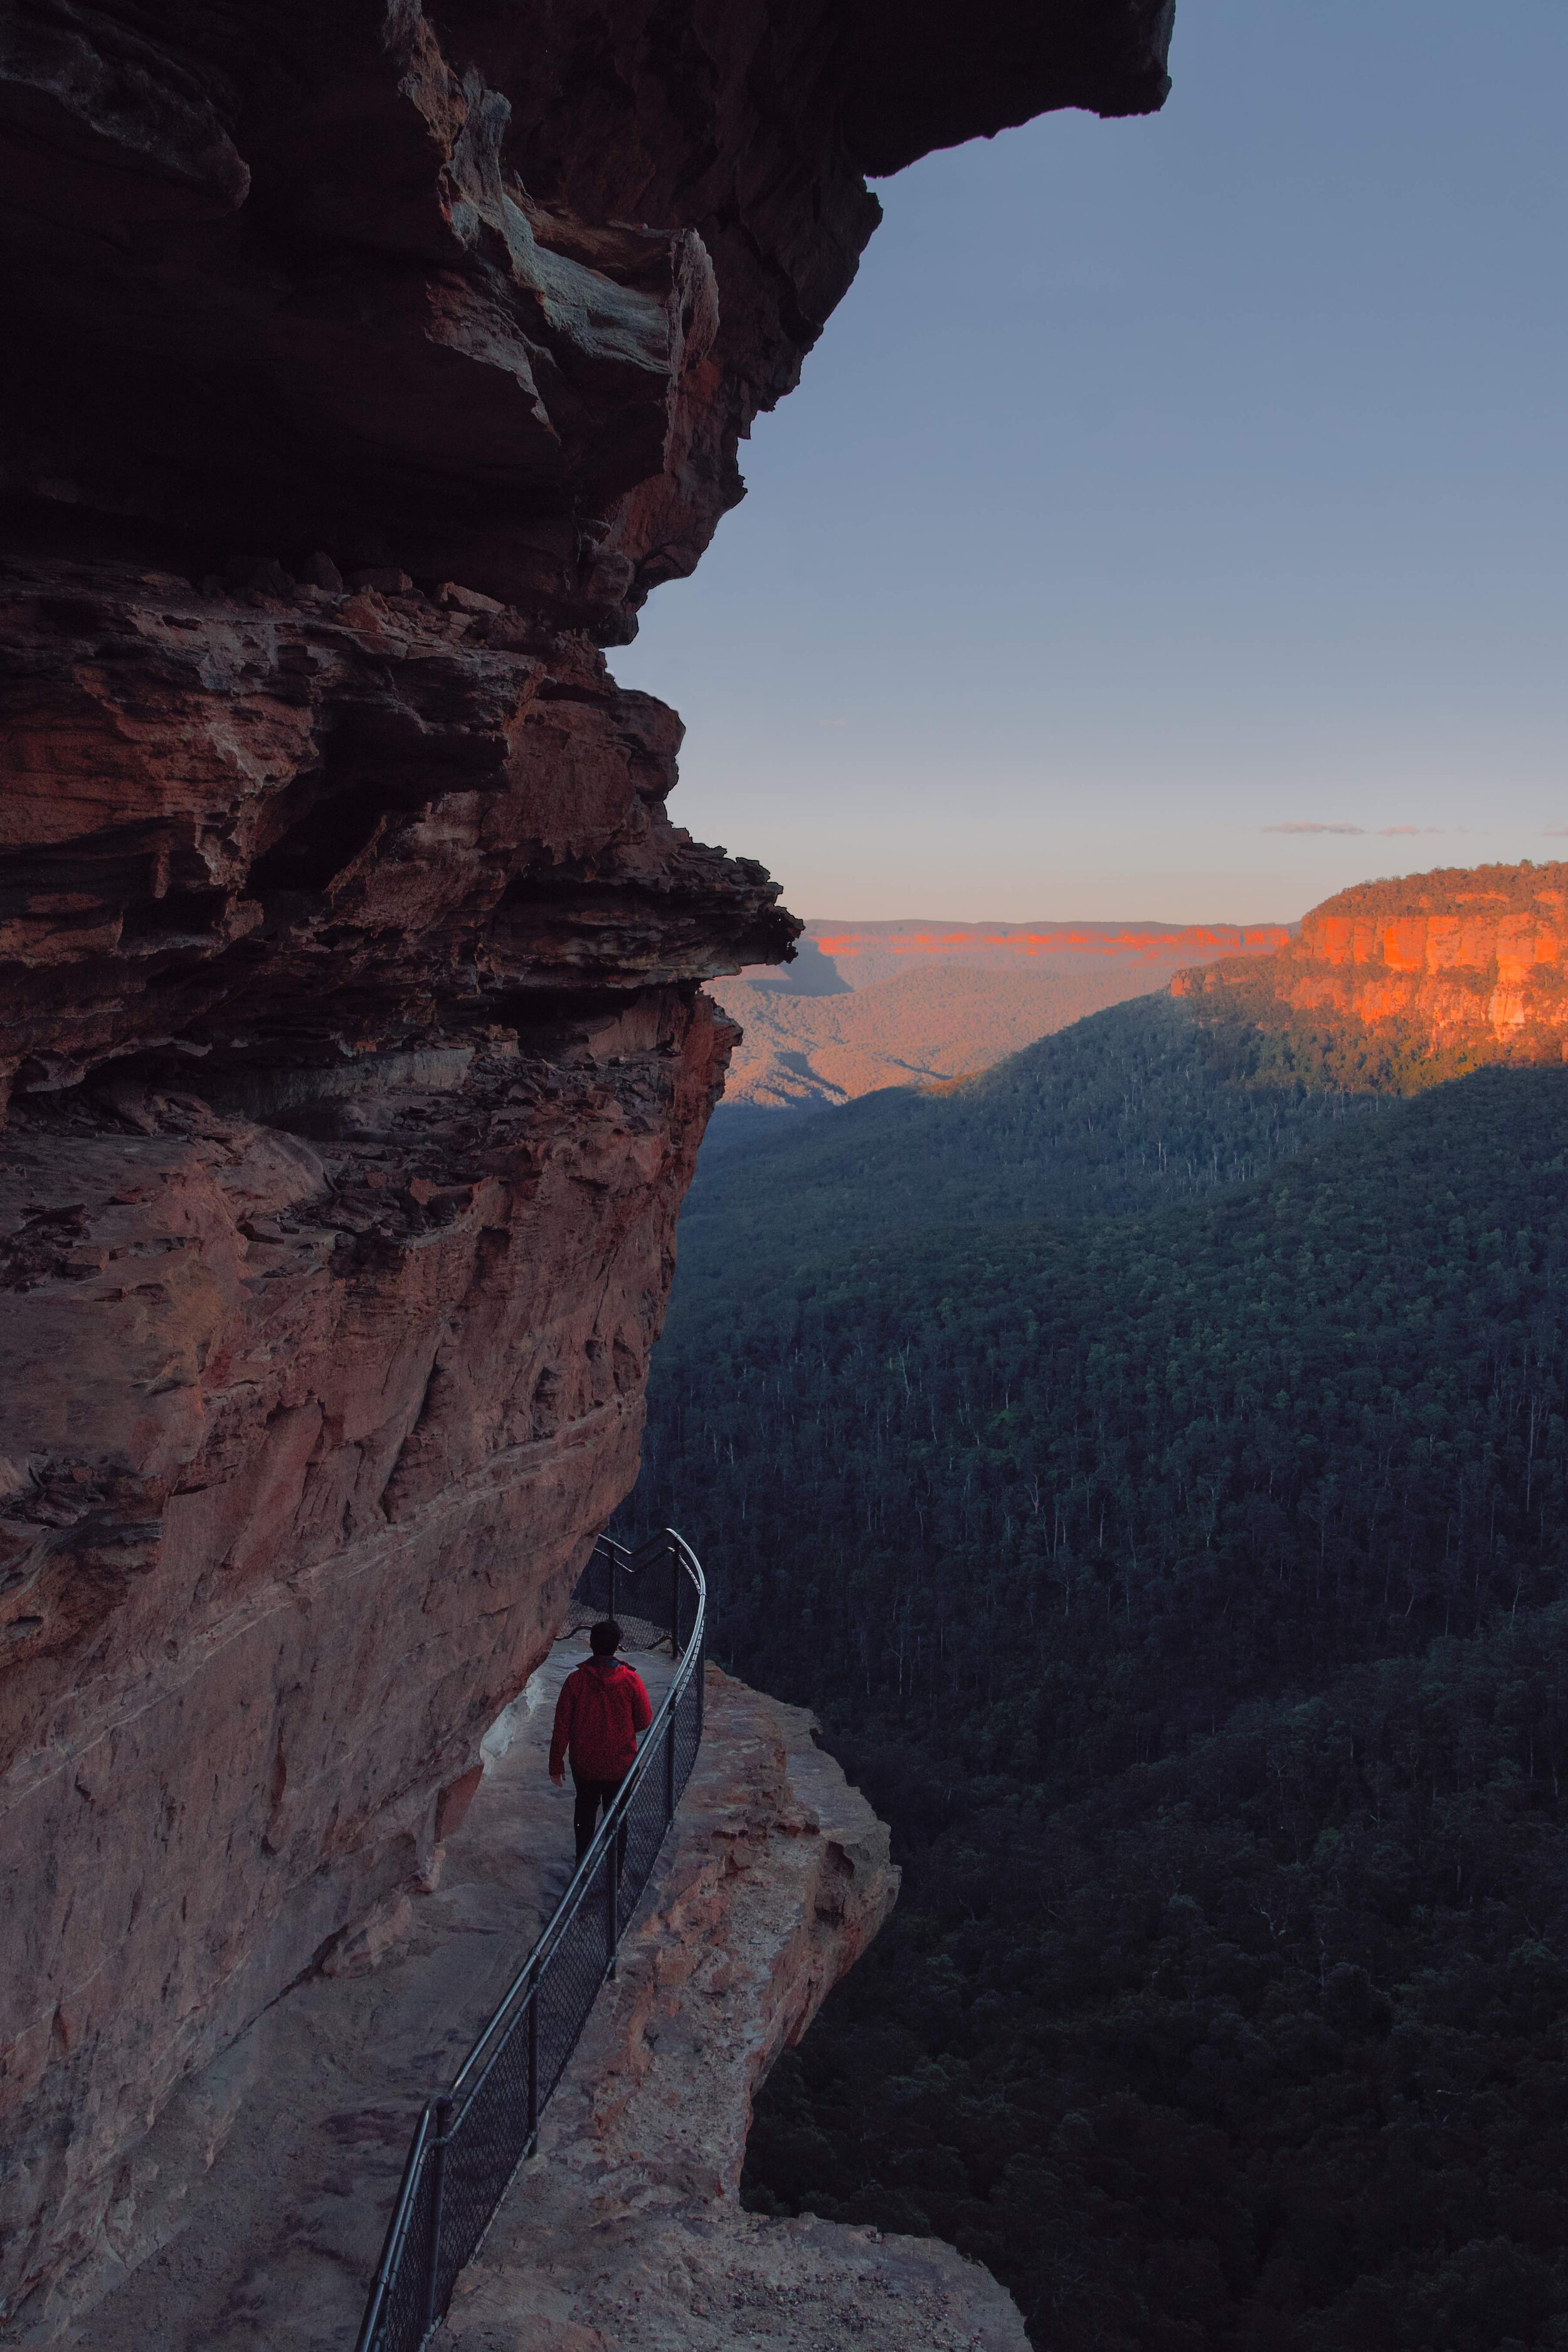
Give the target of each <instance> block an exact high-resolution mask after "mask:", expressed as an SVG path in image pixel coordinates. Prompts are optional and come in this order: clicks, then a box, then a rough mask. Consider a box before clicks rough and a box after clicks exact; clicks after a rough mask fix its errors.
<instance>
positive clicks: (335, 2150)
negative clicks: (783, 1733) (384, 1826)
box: [16, 1636, 672, 2352]
mask: <svg viewBox="0 0 1568 2352" xmlns="http://www.w3.org/2000/svg"><path fill="white" fill-rule="evenodd" d="M585 1651H586V1643H585V1642H584V1639H583V1638H582V1637H581V1636H577V1637H575V1638H571V1637H568V1638H567V1639H564V1640H562V1641H560V1642H557V1643H555V1645H554V1647H553V1648H552V1651H551V1653H550V1654H549V1656H548V1657H547V1658H546V1659H545V1661H544V1663H543V1664H542V1666H541V1667H540V1668H539V1669H538V1670H537V1672H536V1673H535V1674H534V1675H531V1678H530V1680H529V1683H528V1685H527V1687H526V1689H525V1691H524V1692H523V1694H522V1696H521V1698H519V1699H517V1700H515V1701H514V1702H513V1703H512V1705H511V1706H510V1707H508V1708H507V1709H506V1710H505V1712H504V1713H503V1714H502V1716H501V1717H500V1718H499V1719H498V1721H497V1722H496V1724H494V1725H493V1726H492V1727H491V1728H490V1729H489V1732H487V1734H486V1736H485V1738H484V1741H483V1743H482V1748H481V1755H482V1759H483V1761H482V1769H481V1771H480V1774H479V1781H478V1786H477V1788H476V1789H475V1790H474V1791H473V1792H472V1796H471V1801H470V1802H469V1803H468V1807H467V1810H466V1811H465V1812H464V1816H463V1818H462V1820H461V1821H460V1822H454V1823H452V1824H449V1825H448V1827H447V1834H446V1837H445V1840H444V1843H443V1845H442V1849H441V1854H440V1868H439V1872H438V1873H437V1874H433V1876H434V1877H435V1879H436V1884H435V1885H434V1886H433V1887H431V1886H427V1887H426V1888H424V1889H423V1890H417V1891H416V1892H414V1893H413V1894H412V1895H408V1896H407V1897H405V1899H404V1900H403V1901H402V1902H401V1903H400V1904H398V1905H397V1906H394V1907H390V1908H389V1909H388V1910H387V1911H386V1912H385V1913H384V1915H383V1916H381V1917H379V1918H378V1919H376V1920H375V1921H374V1923H373V1924H372V1926H371V1927H370V1929H369V1930H368V1931H364V1930H361V1931H358V1932H354V1933H352V1934H350V1935H347V1936H345V1937H342V1938H341V1939H340V1940H339V1941H338V1942H337V1943H336V1944H334V1945H333V1946H332V1948H331V1950H330V1951H329V1952H328V1954H327V1955H326V1957H325V1958H324V1960H323V1962H322V1964H321V1967H319V1968H317V1969H312V1970H311V1971H310V1974H309V1975H308V1976H306V1977H303V1978H301V1979H300V1981H299V1982H297V1983H295V1984H293V1985H290V1986H289V1989H288V1990H287V1991H286V1992H285V1993H283V1994H282V1995H281V1996H280V1998H279V2000H276V2001H274V2002H273V2003H272V2004H271V2005H270V2007H268V2009H266V2010H264V2011H262V2013H261V2015H260V2016H259V2017H258V2019H257V2020H256V2021H255V2023H254V2024H253V2025H251V2026H249V2027H247V2030H246V2032H244V2033H242V2034H241V2035H240V2036H239V2037H238V2039H237V2041H235V2042H231V2043H230V2045H229V2047H228V2048H227V2049H226V2051H224V2052H223V2053H222V2055H221V2056H220V2057H218V2058H217V2059H216V2060H215V2061H214V2062H213V2063H212V2064H211V2065H210V2066H207V2067H205V2068H203V2069H201V2070H200V2071H199V2072H197V2073H196V2074H193V2075H191V2076H189V2077H188V2078H187V2079H186V2081H185V2082H184V2083H183V2084H181V2086H180V2089H179V2090H178V2091H177V2092H176V2093H175V2095H174V2097H173V2098H172V2099H171V2100H170V2101H169V2103H168V2105H167V2106H166V2107H165V2108H164V2109H163V2114H162V2115H161V2116H160V2117H159V2120H158V2123H157V2126H155V2128H154V2129H153V2132H152V2133H151V2134H150V2135H149V2136H148V2137H147V2139H146V2140H145V2141H143V2142H142V2145H141V2146H140V2147H137V2148H136V2149H134V2150H133V2151H132V2154H131V2156H130V2157H128V2158H127V2159H126V2161H125V2164H124V2165H123V2167H122V2168H121V2173H120V2176H119V2178H118V2179H117V2180H116V2183H115V2193H114V2197H113V2200H112V2201H111V2203H110V2210H109V2218H108V2227H107V2229H106V2231H105V2232H104V2237H103V2241H102V2243H101V2246H100V2255H99V2261H98V2264H97V2268H96V2275H95V2276H93V2277H92V2278H90V2279H89V2278H87V2277H85V2276H83V2275H81V2274H78V2276H77V2277H76V2278H75V2279H74V2280H73V2281H71V2282H70V2286H71V2289H72V2292H71V2293H70V2294H59V2295H58V2296H57V2297H56V2298H55V2300H54V2305H53V2307H52V2308H45V2309H43V2310H41V2311H38V2312H37V2315H36V2316H35V2315H33V2314H32V2313H29V2314H27V2315H26V2317H25V2319H24V2322H23V2324H22V2325H21V2326H19V2327H18V2328H17V2329H16V2336H17V2338H18V2340H19V2345H20V2346H21V2347H30V2346H31V2345H33V2344H34V2343H38V2344H65V2345H69V2346H71V2347H75V2352H132V2347H137V2352H140V2347H142V2346H154V2345H155V2346H156V2347H158V2352H349V2347H352V2346H353V2341H354V2338H355V2336H356V2335H357V2333H358V2330H359V2324H360V2320H361V2317H362V2316H363V2311H364V2304H365V2296H366V2293H367V2290H368V2284H369V2281H370V2279H371V2278H372V2277H373V2276H374V2271H375V2266H376V2263H377V2262H378V2261H379V2259H380V2255H381V2248H382V2242H383V2240H384V2236H385V2232H386V2222H387V2215H388V2213H389V2212H390V2210H391V2208H392V2204H393V2201H394V2200H395V2196H396V2194H397V2184H398V2180H399V2179H400V2177H401V2174H402V2170H403V2161H404V2158H405V2156H406V2154H407V2152H408V2138H409V2134H410V2133H411V2131H412V2129H413V2127H414V2122H415V2119H416V2116H417V2115H418V2113H419V2110H420V2108H421V2106H422V2105H424V2102H425V2100H426V2098H427V2097H428V2096H429V2095H430V2093H431V2092H432V2091H433V2090H436V2089H438V2088H440V2087H442V2086H443V2085H444V2084H445V2083H447V2082H449V2081H450V2079H451V2077H452V2075H453V2074H454V2073H455V2072H456V2070H457V2067H458V2064H459V2063H460V2062H461V2060H462V2058H463V2056H464V2054H465V2053H466V2052H467V2050H468V2047H469V2045H470V2044H471V2042H473V2040H474V2038H475V2036H476V2035H477V2034H478V2033H479V2031H480V2029H481V2028H482V2026H483V2025H484V2023H485V2021H486V2020H487V2019H488V2018H489V2015H490V2014H491V2012H492V2011H494V2009H495V2007H496V2005H497V2003H498V2002H499V2001H500V1999H501V1996H502V1995H503V1993H504V1992H505V1991H506V1990H507V1987H508V1985H509V1984H510V1982H511V1979H512V1978H513V1976H514V1975H515V1973H516V1971H517V1968H518V1964H519V1962H520V1960H521V1958H522V1957H523V1956H524V1955H525V1954H526V1953H527V1952H528V1951H529V1950H530V1949H531V1947H532V1945H533V1943H534V1941H535V1939H536V1937H537V1936H538V1935H539V1932H540V1930H541V1929H542V1927H544V1925H545V1923H546V1921H547V1920H548V1919H549V1917H550V1915H551V1913H552V1911H553V1909H554V1907H555V1906H556V1904H557V1903H558V1902H559V1901H560V1899H561V1896H562V1895H563V1894H564V1892H565V1890H566V1885H567V1881H568V1878H569V1877H570V1874H571V1870H572V1861H573V1841H572V1799H571V1796H570V1794H569V1792H568V1791H567V1790H558V1789H555V1788H553V1787H552V1785H551V1782H550V1779H549V1775H548V1772H547V1770H546V1765H547V1761H548V1756H549V1745H550V1726H551V1721H552V1716H553V1713H554V1707H555V1699H556V1696H557V1693H558V1692H559V1690H560V1687H561V1685H562V1683H563V1681H564V1679H565V1677H566V1675H568V1674H569V1673H570V1672H571V1670H572V1668H573V1667H574V1665H576V1664H578V1662H579V1661H580V1660H581V1658H582V1657H583V1656H584V1654H585ZM634 1663H635V1664H636V1665H637V1668H638V1671H639V1672H640V1673H641V1674H643V1675H645V1677H646V1678H647V1685H648V1688H649V1691H650V1692H651V1693H652V1695H653V1698H654V1703H655V1705H656V1706H657V1705H658V1701H659V1699H660V1698H661V1697H662V1696H663V1695H664V1692H665V1690H666V1689H667V1688H668V1684H669V1679H670V1675H671V1673H672V1667H671V1664H670V1660H669V1657H668V1651H665V1652H662V1653H661V1652H658V1651H654V1652H651V1653H647V1652H645V1653H642V1654H638V1655H637V1657H636V1658H635V1660H634ZM72 2305H75V2306H76V2308H75V2310H74V2311H73V2309H72Z"/></svg>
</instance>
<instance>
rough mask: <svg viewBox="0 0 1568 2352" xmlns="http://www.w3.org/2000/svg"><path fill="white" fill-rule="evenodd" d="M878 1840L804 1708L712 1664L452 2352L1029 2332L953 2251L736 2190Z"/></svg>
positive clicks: (941, 2340) (863, 1912)
mask: <svg viewBox="0 0 1568 2352" xmlns="http://www.w3.org/2000/svg"><path fill="white" fill-rule="evenodd" d="M887 1837H888V1833H887V1831H886V1830H885V1828H883V1826H882V1825H881V1823H880V1822H878V1821H877V1819H876V1817H875V1815H874V1814H873V1813H872V1811H871V1810H870V1807H869V1806H868V1804H867V1803H866V1801H865V1800H864V1799H863V1798H862V1797H861V1796H860V1794H859V1792H858V1790H854V1789H850V1788H848V1787H847V1786H846V1784H845V1781H844V1778H843V1775H842V1773H841V1772H840V1771H839V1770H838V1768H837V1765H835V1764H833V1763H832V1762H830V1760H829V1759H827V1758H826V1757H825V1756H824V1755H822V1754H821V1752H820V1751H819V1750H818V1749H817V1748H816V1746H815V1744H814V1742H813V1739H812V1737H811V1726H810V1718H809V1717H807V1716H806V1715H805V1713H804V1711H803V1710H802V1709H800V1708H797V1707H786V1706H780V1705H778V1704H777V1703H776V1702H773V1701H771V1700H767V1699H763V1698H761V1697H759V1696H758V1695H757V1694H756V1693H755V1692H752V1691H749V1690H747V1689H746V1687H745V1686H744V1685H742V1684H739V1683H734V1682H731V1681H730V1680H728V1678H726V1677H725V1676H722V1675H717V1674H715V1675H712V1678H711V1680H710V1706H709V1714H708V1729H707V1733H706V1736H705V1739H704V1745H703V1753H702V1758H701V1761H700V1766H699V1769H698V1772H697V1774H696V1776H695V1778H694V1780H693V1781H692V1783H691V1786H690V1787H689V1790H688V1791H687V1795H686V1798H685V1800H684V1801H683V1804H682V1807H681V1811H680V1813H679V1817H678V1821H677V1827H676V1832H675V1835H674V1838H673V1841H672V1850H671V1851H670V1852H669V1853H668V1858H667V1860H666V1862H665V1864H663V1866H662V1867H661V1870H660V1872H659V1875H658V1880H657V1882H656V1884H655V1887H654V1890H653V1896H652V1903H651V1907H650V1908H649V1910H648V1912H647V1915H646V1916H644V1917H643V1918H642V1919H641V1920H640V1921H639V1923H638V1925H637V1928H636V1930H635V1932H634V1934H633V1935H632V1937H630V1939H629V1941H628V1943H627V1945H626V1947H625V1948H623V1952H622V1958H621V1963H620V1969H619V1976H618V1981H617V1982H616V1984H615V1985H613V1986H610V1987H607V1988H606V1989H605V1991H604V1992H603V1993H602V1994H601V1995H600V1999H599V2004H598V2007H597V2008H596V2010H595V2013H594V2016H593V2018H592V2020H591V2021H590V2023H589V2026H588V2029H587V2032H586V2033H585V2034H584V2039H583V2042H582V2043H581V2045H580V2047H579V2051H578V2054H577V2058H576V2060H575V2061H574V2065H573V2067H572V2070H571V2073H570V2074H569V2075H568V2076H567V2078H566V2080H565V2082H564V2083H563V2085H562V2088H561V2090H560V2091H559V2092H558V2093H557V2095H556V2097H555V2100H554V2102H553V2104H552V2106H551V2108H550V2109H549V2111H548V2114H547V2115H546V2117H545V2122H544V2126H543V2130H542V2134H541V2141H540V2153H539V2155H538V2156H537V2157H536V2158H534V2159H533V2160H532V2161H531V2162H530V2163H529V2164H528V2165H527V2166H525V2167H524V2168H523V2171H522V2172H521V2174H520V2176H519V2178H518V2179H517V2181H516V2182H515V2183H514V2184H513V2187H512V2189H511V2191H510V2195H509V2197H508V2199H507V2201H506V2203H505V2204H504V2205H503V2206H502V2208H501V2210H500V2214H499V2216H498V2217H497V2221H496V2223H495V2226H494V2228H493V2229H492V2231H491V2232H490V2235H489V2239H488V2240H487V2241H486V2243H485V2247H484V2250H483V2252H482V2253H481V2254H480V2256H479V2259H478V2260H477V2261H476V2262H475V2263H473V2265H472V2266H471V2268H470V2269H469V2270H468V2273H466V2274H465V2275H464V2276H463V2277H462V2279H461V2280H460V2281H459V2283H458V2292H457V2294H456V2295H455V2296H454V2298H453V2303H452V2309H451V2313H450V2315H449V2318H448V2321H447V2335H448V2336H449V2337H450V2339H451V2341H452V2343H453V2346H454V2347H455V2352H728V2347H731V2346H732V2345H736V2344H745V2345H748V2346H752V2347H756V2352H764V2347H765V2352H816V2347H820V2346H822V2345H826V2344H845V2343H856V2344H862V2345H864V2346H866V2347H868V2352H909V2347H911V2346H919V2347H921V2352H961V2347H962V2352H1025V2347H1026V2342H1027V2339H1026V2336H1025V2333H1024V2327H1023V2323H1022V2321H1021V2319H1020V2317H1019V2315H1018V2313H1017V2310H1016V2306H1015V2305H1014V2304H1013V2302H1012V2299H1011V2297H1010V2296H1008V2295H1007V2294H1005V2292H1004V2290H1003V2289H1002V2288H1001V2287H999V2286H998V2285H997V2284H996V2283H995V2281H994V2279H993V2278H992V2277H991V2276H990V2274H989V2273H987V2272H985V2271H984V2270H982V2269H981V2268H980V2267H979V2265H978V2264H976V2263H967V2262H965V2261H964V2260H963V2258H962V2256H960V2255H959V2254H957V2253H955V2252H953V2250H952V2248H951V2247H949V2246H944V2245H942V2244H940V2243H938V2242H935V2241H931V2240H920V2239H911V2238H898V2237H886V2236H883V2235H882V2234H881V2233H880V2232H879V2231H874V2230H862V2229H848V2228H844V2227H842V2226H839V2225H837V2224H835V2223H831V2222H825V2221H817V2220H816V2219H814V2218H813V2217H811V2216H809V2215H806V2216H803V2217H802V2218H801V2219H800V2220H798V2221H766V2220H763V2218H762V2217H761V2216H759V2215H757V2214H752V2213H747V2212H744V2211H743V2210H742V2208H741V2204H740V2199H739V2193H738V2192H739V2185H740V2177H741V2163H742V2156H743V2154H744V2151H745V2142H746V2134H747V2130H748V2127H749V2126H750V2122H751V2098H752V2091H753V2090H754V2089H755V2087H756V2085H757V2084H758V2083H759V2082H760V2081H761V2079H762V2077H763V2075H764V2074H766V2072H767V2070H768V2068H769V2066H770V2065H771V2064H772V2063H773V2059H774V2058H775V2057H776V2056H777V2055H778V2053H779V2052H780V2051H781V2050H782V2049H784V2047H785V2046H786V2045H787V2044H788V2043H790V2042H795V2041H797V2040H798V2039H799V2037H800V2035H801V2034H802V2033H803V2032H805V2028H806V2026H807V2025H808V2024H809V2023H810V2021H811V2020H812V2018H813V2016H814V2015H815V2014H816V2010H817V2008H818V2006H819V2005H820V2003H821V2001H822V2000H823V1997H824V1995H825V1994H826V1992H827V1991H828V1990H830V1989H831V1987H832V1985H833V1983H834V1981H835V1980H836V1979H837V1977H838V1976H840V1975H841V1974H842V1973H843V1971H844V1970H845V1969H847V1967H848V1966H849V1965H850V1964H851V1963H852V1961H853V1960H854V1959H855V1958H857V1957H858V1954H859V1953H860V1952H861V1951H862V1950H863V1949H864V1948H865V1946H866V1945H867V1943H868V1941H869V1940H870V1937H872V1936H873V1935H874V1934H875V1933H876V1931H877V1928H878V1927H879V1926H880V1924H881V1921H882V1919H883V1918H884V1916H886V1914H887V1912H888V1910H889V1908H890V1906H891V1904H892V1901H893V1897H894V1895H895V1892H896V1890H897V1880H898V1874H897V1872H896V1871H893V1870H891V1869H889V1864H888V1843H887Z"/></svg>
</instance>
